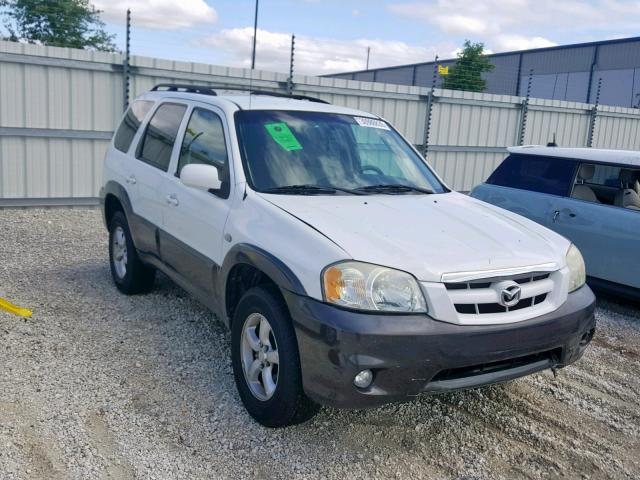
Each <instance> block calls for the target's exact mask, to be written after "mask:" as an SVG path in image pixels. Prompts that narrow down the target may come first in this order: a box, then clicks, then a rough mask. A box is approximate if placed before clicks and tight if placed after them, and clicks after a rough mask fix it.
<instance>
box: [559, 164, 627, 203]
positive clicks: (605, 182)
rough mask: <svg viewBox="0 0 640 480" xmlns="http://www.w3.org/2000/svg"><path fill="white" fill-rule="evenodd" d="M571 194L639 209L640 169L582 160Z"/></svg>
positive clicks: (586, 199)
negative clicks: (583, 161)
mask: <svg viewBox="0 0 640 480" xmlns="http://www.w3.org/2000/svg"><path fill="white" fill-rule="evenodd" d="M571 196H572V197H573V198H577V199H580V200H585V201H588V202H593V203H602V204H605V205H613V206H615V207H622V208H627V209H630V210H636V211H640V169H634V168H629V167H626V166H621V165H607V164H602V163H582V164H580V168H579V169H578V174H577V175H576V180H575V185H574V186H573V191H572V192H571Z"/></svg>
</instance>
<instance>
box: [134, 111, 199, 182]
mask: <svg viewBox="0 0 640 480" xmlns="http://www.w3.org/2000/svg"><path fill="white" fill-rule="evenodd" d="M186 109H187V107H186V106H185V105H178V104H175V103H164V104H162V105H160V107H158V109H157V110H156V112H155V113H154V114H153V117H152V118H151V120H150V121H149V125H148V126H147V129H146V131H145V132H144V137H142V140H141V141H140V145H139V146H138V158H139V159H140V160H142V161H143V162H145V163H148V164H149V165H152V166H154V167H156V168H159V169H161V170H164V171H165V172H166V171H167V169H168V168H169V161H170V160H171V151H172V150H173V144H174V143H175V141H176V137H177V135H178V129H179V128H180V123H182V117H183V116H184V112H185V110H186Z"/></svg>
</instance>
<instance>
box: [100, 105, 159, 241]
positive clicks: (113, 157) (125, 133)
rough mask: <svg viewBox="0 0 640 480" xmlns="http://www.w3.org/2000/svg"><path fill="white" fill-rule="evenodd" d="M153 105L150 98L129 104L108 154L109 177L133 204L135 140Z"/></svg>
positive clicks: (134, 199)
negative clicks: (121, 187)
mask: <svg viewBox="0 0 640 480" xmlns="http://www.w3.org/2000/svg"><path fill="white" fill-rule="evenodd" d="M151 107H153V102H152V101H149V100H136V101H135V102H133V103H132V104H131V106H129V108H128V109H127V112H126V113H125V115H124V116H123V117H122V121H121V122H120V125H119V126H118V129H117V130H116V133H115V135H114V137H113V149H112V150H111V151H110V152H109V155H108V156H107V165H106V167H107V168H108V169H109V172H110V173H109V178H111V179H113V180H114V181H116V182H117V183H118V184H120V185H122V186H123V187H124V189H125V190H126V192H127V195H128V196H129V200H130V201H131V204H132V205H137V196H138V187H137V180H136V176H135V172H136V163H137V162H136V161H135V160H133V157H134V154H133V151H135V145H136V142H135V141H134V140H135V139H136V137H137V136H138V135H137V133H138V130H139V129H140V125H141V124H142V123H143V121H144V119H145V118H146V116H147V114H148V113H149V111H150V110H151ZM130 151H131V152H130ZM134 236H135V235H134Z"/></svg>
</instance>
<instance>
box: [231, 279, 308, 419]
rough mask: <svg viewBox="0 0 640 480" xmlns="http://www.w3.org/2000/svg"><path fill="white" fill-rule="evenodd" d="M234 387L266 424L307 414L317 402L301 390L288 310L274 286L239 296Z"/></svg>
mask: <svg viewBox="0 0 640 480" xmlns="http://www.w3.org/2000/svg"><path fill="white" fill-rule="evenodd" d="M231 342H232V345H231V360H232V363H233V373H234V376H235V380H236V386H237V387H238V393H239V394H240V398H241V399H242V402H243V403H244V406H245V408H246V409H247V411H248V412H249V414H250V415H251V416H252V417H253V418H254V419H255V420H256V421H257V422H258V423H261V424H262V425H264V426H265V427H286V426H288V425H295V424H298V423H302V422H304V421H306V420H309V419H310V418H311V417H313V416H314V415H315V414H316V413H317V412H318V410H319V408H320V406H319V405H317V404H316V403H314V402H312V401H311V400H310V399H309V398H308V397H307V396H306V395H305V393H304V391H303V390H302V375H301V373H300V357H299V354H298V345H297V342H296V336H295V332H294V330H293V325H292V323H291V318H290V317H289V312H288V311H287V309H286V307H285V306H284V305H283V302H282V300H281V299H280V298H279V296H278V295H277V292H276V291H275V289H274V288H269V287H267V288H265V287H255V288H252V289H250V290H248V291H247V292H246V293H245V294H244V295H243V296H242V298H241V299H240V303H239V304H238V307H237V308H236V311H235V314H234V316H233V324H232V328H231Z"/></svg>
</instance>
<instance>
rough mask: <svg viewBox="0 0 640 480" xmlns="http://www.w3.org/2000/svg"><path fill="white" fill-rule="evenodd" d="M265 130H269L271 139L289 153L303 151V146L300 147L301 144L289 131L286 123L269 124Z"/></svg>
mask: <svg viewBox="0 0 640 480" xmlns="http://www.w3.org/2000/svg"><path fill="white" fill-rule="evenodd" d="M264 128H266V129H267V132H269V135H271V138H273V139H274V140H275V141H276V143H277V144H278V145H280V146H281V147H282V148H284V149H285V150H286V151H287V152H290V151H292V150H302V145H300V142H298V139H297V138H296V137H295V135H294V134H293V132H292V131H291V130H289V126H288V125H287V124H286V123H284V122H279V123H267V124H265V126H264Z"/></svg>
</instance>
